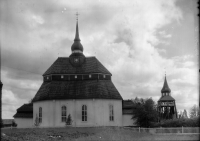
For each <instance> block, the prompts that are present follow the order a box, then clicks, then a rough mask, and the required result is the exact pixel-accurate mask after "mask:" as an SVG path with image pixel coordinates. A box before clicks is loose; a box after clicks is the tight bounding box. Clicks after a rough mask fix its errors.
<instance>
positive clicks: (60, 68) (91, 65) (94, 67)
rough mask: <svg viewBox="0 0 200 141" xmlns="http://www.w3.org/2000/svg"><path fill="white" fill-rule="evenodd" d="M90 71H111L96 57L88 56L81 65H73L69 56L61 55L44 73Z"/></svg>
mask: <svg viewBox="0 0 200 141" xmlns="http://www.w3.org/2000/svg"><path fill="white" fill-rule="evenodd" d="M89 73H104V74H110V75H111V73H110V72H109V71H108V70H107V69H106V68H105V67H104V66H103V65H102V64H101V63H100V62H99V61H98V60H97V59H96V57H86V58H85V62H84V63H83V64H82V65H81V66H80V67H73V66H72V64H71V63H70V60H69V57H59V58H58V59H57V60H56V61H55V62H54V63H53V64H52V65H51V66H50V67H49V69H48V70H47V71H46V72H45V73H44V74H43V76H44V75H49V74H89Z"/></svg>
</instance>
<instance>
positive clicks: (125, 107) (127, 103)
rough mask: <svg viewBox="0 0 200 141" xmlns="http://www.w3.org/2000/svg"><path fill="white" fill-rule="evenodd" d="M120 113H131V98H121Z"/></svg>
mask: <svg viewBox="0 0 200 141" xmlns="http://www.w3.org/2000/svg"><path fill="white" fill-rule="evenodd" d="M122 113H123V115H132V114H133V101H132V100H123V103H122Z"/></svg>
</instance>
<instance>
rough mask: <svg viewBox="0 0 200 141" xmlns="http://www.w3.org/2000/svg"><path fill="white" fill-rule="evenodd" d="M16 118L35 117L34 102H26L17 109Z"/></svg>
mask: <svg viewBox="0 0 200 141" xmlns="http://www.w3.org/2000/svg"><path fill="white" fill-rule="evenodd" d="M13 117H14V118H33V103H29V104H24V105H22V106H21V107H19V108H18V109H17V113H16V114H15V115H14V116H13Z"/></svg>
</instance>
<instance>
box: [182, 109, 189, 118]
mask: <svg viewBox="0 0 200 141" xmlns="http://www.w3.org/2000/svg"><path fill="white" fill-rule="evenodd" d="M182 117H183V118H188V115H187V111H186V110H185V109H184V111H183V115H182Z"/></svg>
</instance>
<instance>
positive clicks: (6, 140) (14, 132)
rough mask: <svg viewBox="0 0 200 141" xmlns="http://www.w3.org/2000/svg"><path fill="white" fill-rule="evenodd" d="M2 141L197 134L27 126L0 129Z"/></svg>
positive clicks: (193, 137)
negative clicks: (25, 127)
mask: <svg viewBox="0 0 200 141" xmlns="http://www.w3.org/2000/svg"><path fill="white" fill-rule="evenodd" d="M1 131H2V135H1V140H2V141H57V140H58V141H82V140H86V141H87V140H105V141H107V140H122V141H125V140H199V134H151V133H138V132H134V131H133V130H131V128H130V129H129V128H120V127H81V128H73V127H67V128H29V129H1Z"/></svg>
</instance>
